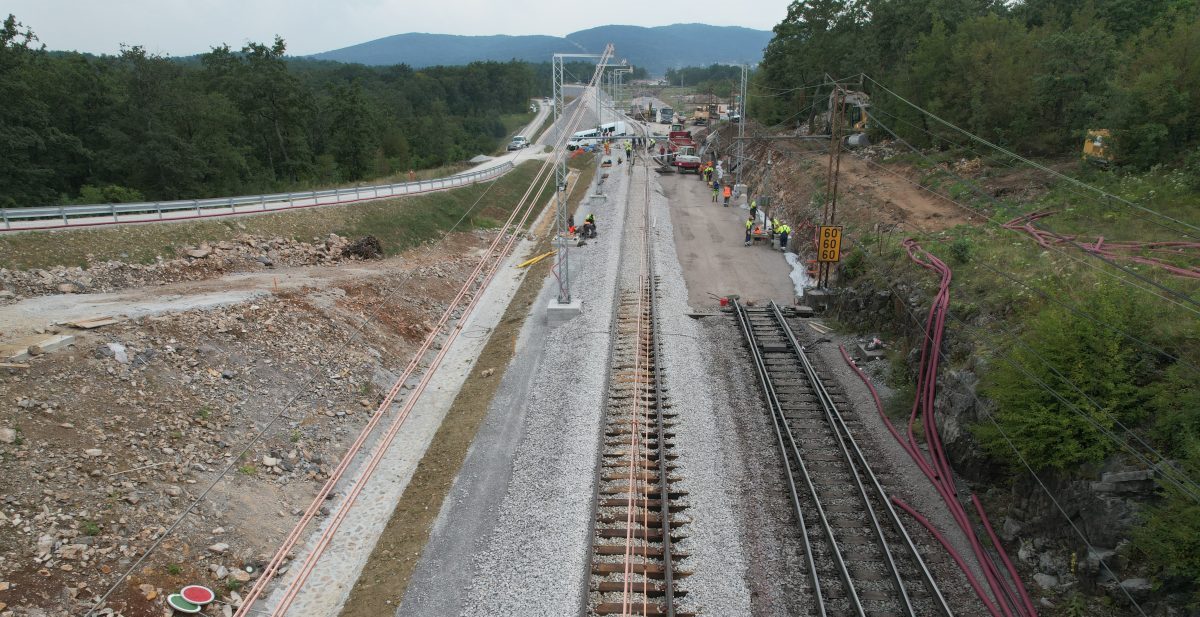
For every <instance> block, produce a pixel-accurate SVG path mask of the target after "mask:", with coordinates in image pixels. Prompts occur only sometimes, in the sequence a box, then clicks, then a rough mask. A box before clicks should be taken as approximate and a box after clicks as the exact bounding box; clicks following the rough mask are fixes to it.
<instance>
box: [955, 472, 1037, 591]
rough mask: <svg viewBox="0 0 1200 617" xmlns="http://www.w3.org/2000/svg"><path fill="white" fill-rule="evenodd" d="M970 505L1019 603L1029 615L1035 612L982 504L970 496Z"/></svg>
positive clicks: (975, 497) (974, 496) (976, 497)
mask: <svg viewBox="0 0 1200 617" xmlns="http://www.w3.org/2000/svg"><path fill="white" fill-rule="evenodd" d="M971 503H973V504H975V511H976V512H978V513H979V520H981V521H983V528H984V530H986V531H987V534H988V537H989V538H991V540H992V545H993V546H995V547H996V552H997V553H1000V559H1001V560H1002V561H1004V567H1005V569H1007V570H1008V575H1009V576H1011V577H1012V580H1013V583H1015V584H1016V586H1017V589H1018V590H1019V591H1020V596H1021V601H1022V602H1024V603H1025V608H1026V609H1027V610H1028V611H1029V612H1030V613H1035V612H1037V611H1035V610H1034V609H1033V603H1032V602H1030V599H1029V593H1028V592H1027V591H1026V590H1025V583H1024V582H1023V581H1022V580H1021V576H1020V575H1019V574H1018V573H1017V568H1016V567H1014V566H1013V562H1012V560H1011V559H1009V558H1008V553H1006V552H1005V551H1004V547H1002V546H1001V545H1000V538H998V537H996V532H995V530H993V529H992V522H991V521H990V520H988V517H987V513H986V512H984V511H983V504H982V503H980V501H979V497H978V496H976V495H971Z"/></svg>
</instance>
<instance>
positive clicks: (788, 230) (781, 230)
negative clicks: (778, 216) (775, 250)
mask: <svg viewBox="0 0 1200 617" xmlns="http://www.w3.org/2000/svg"><path fill="white" fill-rule="evenodd" d="M775 233H781V234H790V233H792V228H791V227H789V226H787V225H780V226H779V229H777V230H775Z"/></svg>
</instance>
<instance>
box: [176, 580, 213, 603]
mask: <svg viewBox="0 0 1200 617" xmlns="http://www.w3.org/2000/svg"><path fill="white" fill-rule="evenodd" d="M179 595H181V596H183V599H184V600H187V601H188V602H191V603H192V604H199V605H200V606H204V605H205V604H208V603H209V602H212V601H213V600H216V599H217V594H215V593H213V590H211V589H209V588H208V587H205V586H203V585H188V586H187V587H184V588H183V589H182V590H181V591H180V592H179Z"/></svg>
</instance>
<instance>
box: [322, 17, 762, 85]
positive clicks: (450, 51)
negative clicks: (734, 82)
mask: <svg viewBox="0 0 1200 617" xmlns="http://www.w3.org/2000/svg"><path fill="white" fill-rule="evenodd" d="M770 40H771V33H770V32H767V31H765V30H752V29H750V28H741V27H738V26H708V25H705V24H675V25H671V26H657V27H653V28H644V27H641V26H600V27H598V28H590V29H587V30H580V31H579V32H572V33H571V34H568V35H567V36H565V37H562V38H560V37H556V36H541V35H530V36H504V35H495V36H458V35H452V34H422V33H415V32H414V33H410V34H397V35H393V36H389V37H385V38H382V39H376V40H374V41H367V42H366V43H359V44H358V45H351V46H350V47H343V48H341V49H335V50H332V51H327V52H323V53H319V54H314V55H313V56H311V57H312V58H316V59H319V60H333V61H336V62H353V63H359V64H373V65H381V64H401V63H403V64H407V65H409V66H412V67H417V68H419V67H423V66H433V65H438V64H467V63H468V62H472V61H475V60H501V61H504V60H512V59H514V58H515V59H517V60H528V61H531V62H546V61H549V60H550V55H551V54H554V53H564V52H565V53H571V52H580V53H600V52H601V51H603V50H604V45H605V44H607V43H612V44H613V45H615V46H616V50H617V57H618V58H625V59H628V60H629V62H630V63H632V64H633V65H635V66H642V67H645V68H646V70H648V71H649V72H650V74H651V75H662V74H663V73H665V72H666V70H667V69H669V68H678V67H682V66H699V65H709V64H713V63H757V62H758V61H760V60H762V53H763V48H765V47H766V46H767V43H768V42H770Z"/></svg>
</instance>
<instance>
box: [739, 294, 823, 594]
mask: <svg viewBox="0 0 1200 617" xmlns="http://www.w3.org/2000/svg"><path fill="white" fill-rule="evenodd" d="M733 311H734V315H736V317H737V320H738V324H739V325H741V327H742V332H743V333H744V334H745V335H746V341H747V343H748V344H749V346H750V348H751V352H750V356H751V358H752V359H753V360H754V368H755V371H756V372H757V373H758V378H759V381H760V382H761V383H762V386H763V392H764V393H766V396H767V404H768V405H769V406H770V407H771V422H772V424H773V425H774V427H775V440H776V443H777V444H778V445H779V452H780V453H781V454H782V455H783V458H784V464H783V470H784V472H785V473H786V475H787V483H788V489H789V491H790V493H791V495H792V507H793V508H795V510H796V518H797V519H799V521H800V539H801V540H802V543H803V545H804V558H805V560H806V561H807V562H808V572H809V577H810V579H811V582H812V586H813V595H814V596H816V598H815V599H816V609H817V614H818V615H819V616H820V617H825V616H826V612H825V598H824V594H823V593H822V591H821V575H820V573H818V572H817V562H816V560H815V559H814V558H813V552H812V543H811V542H810V541H809V539H808V524H807V523H806V522H805V520H804V508H803V507H802V506H801V505H800V495H799V491H798V490H797V489H796V478H795V476H794V475H793V473H792V466H791V465H790V464H788V461H787V446H786V445H785V444H784V442H783V431H782V430H781V428H780V425H779V417H778V416H777V415H776V413H775V408H776V407H779V406H780V404H779V399H778V398H777V397H776V396H775V389H774V388H773V387H771V386H770V383H771V377H770V375H768V374H767V367H766V363H765V362H764V360H763V357H762V353H761V352H760V351H759V350H758V344H757V342H756V341H755V340H754V329H753V327H752V326H751V324H750V317H749V315H747V314H746V309H745V308H743V307H742V304H741V303H740V302H736V301H735V302H734V303H733ZM792 446H793V447H795V443H794V442H793V444H792ZM834 550H835V551H836V547H835V549H834Z"/></svg>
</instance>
